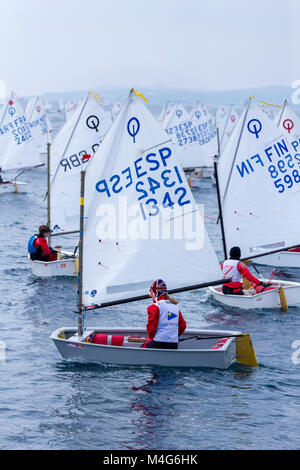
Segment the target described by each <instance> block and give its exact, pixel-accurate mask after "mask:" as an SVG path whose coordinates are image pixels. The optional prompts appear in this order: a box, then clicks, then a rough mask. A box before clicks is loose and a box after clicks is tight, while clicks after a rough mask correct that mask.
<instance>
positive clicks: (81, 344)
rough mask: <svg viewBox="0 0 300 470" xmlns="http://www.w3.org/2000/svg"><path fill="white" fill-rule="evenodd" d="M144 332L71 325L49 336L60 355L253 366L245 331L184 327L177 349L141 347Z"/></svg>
mask: <svg viewBox="0 0 300 470" xmlns="http://www.w3.org/2000/svg"><path fill="white" fill-rule="evenodd" d="M145 335H147V332H146V331H145V330H142V329H138V328H131V329H128V328H121V329H120V328H119V329H117V328H115V329H112V328H108V329H99V328H87V329H86V331H85V332H84V334H83V335H82V336H81V337H79V336H78V334H77V330H76V329H74V328H61V329H58V330H56V331H54V332H53V333H52V335H51V339H52V340H53V342H54V344H55V345H56V347H57V349H58V351H59V352H60V354H61V355H62V357H63V358H64V359H68V360H77V359H82V358H83V357H84V359H85V360H87V361H92V362H93V361H96V362H101V363H102V364H111V365H112V364H118V365H126V366H146V365H156V366H162V367H209V368H217V369H227V368H228V367H230V366H231V365H232V364H234V363H241V364H243V365H249V366H256V365H257V362H256V357H255V353H254V349H253V346H252V343H251V340H250V338H249V335H247V334H243V333H242V332H240V331H228V330H226V331H225V330H224V331H223V330H187V331H186V332H185V333H184V334H183V335H182V336H181V339H180V341H179V344H178V349H175V350H174V349H168V350H166V349H147V348H141V343H144V342H145V340H146V338H145Z"/></svg>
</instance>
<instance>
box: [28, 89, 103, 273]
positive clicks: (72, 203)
mask: <svg viewBox="0 0 300 470" xmlns="http://www.w3.org/2000/svg"><path fill="white" fill-rule="evenodd" d="M110 124H111V120H110V116H109V115H108V114H107V113H106V112H105V111H104V109H103V107H102V105H101V103H100V102H99V100H98V99H97V98H95V97H94V95H93V94H92V93H89V94H88V95H87V97H86V99H85V100H84V102H83V103H82V105H81V107H80V108H79V109H78V110H77V111H75V113H74V114H73V116H71V117H70V119H69V120H68V121H67V122H66V124H65V125H64V127H63V128H62V129H61V131H60V132H59V133H58V134H57V136H56V138H55V139H54V142H53V144H52V145H51V149H50V146H48V149H49V153H48V168H49V171H48V194H47V195H48V199H47V202H48V211H47V214H48V216H47V218H48V222H47V223H48V225H49V227H50V229H51V230H52V235H51V237H52V238H53V237H56V236H62V235H73V234H78V233H79V189H80V171H81V170H82V169H83V168H85V167H86V166H87V165H88V164H89V161H90V160H91V159H92V158H93V155H94V154H95V153H96V151H97V149H98V147H99V145H100V143H101V141H102V139H103V137H104V135H105V133H106V132H107V130H108V128H109V126H110ZM77 236H78V235H77ZM64 254H65V255H66V256H65V258H64V259H59V260H57V261H50V262H46V263H45V262H43V261H36V260H34V261H33V260H31V259H30V257H29V262H30V265H31V269H32V272H33V273H34V274H35V275H37V276H46V277H48V276H75V275H76V273H77V272H78V257H77V256H75V255H74V252H64Z"/></svg>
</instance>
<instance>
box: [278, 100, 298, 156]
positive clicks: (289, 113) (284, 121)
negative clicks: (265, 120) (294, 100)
mask: <svg viewBox="0 0 300 470" xmlns="http://www.w3.org/2000/svg"><path fill="white" fill-rule="evenodd" d="M274 123H275V125H276V126H277V127H278V128H279V129H281V130H282V132H283V133H284V134H285V135H286V136H287V138H288V139H289V140H290V141H291V142H292V141H293V140H298V145H299V138H300V117H299V116H298V114H297V113H296V111H295V110H294V109H293V107H292V106H291V104H290V103H289V102H288V100H287V99H286V100H285V101H284V103H283V106H282V108H281V109H280V110H279V111H278V113H277V114H276V116H275V119H274ZM299 150H300V147H299Z"/></svg>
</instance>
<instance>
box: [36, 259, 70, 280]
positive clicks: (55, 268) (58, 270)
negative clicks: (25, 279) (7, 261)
mask: <svg viewBox="0 0 300 470" xmlns="http://www.w3.org/2000/svg"><path fill="white" fill-rule="evenodd" d="M77 263H78V258H67V259H61V260H58V261H48V262H44V261H32V260H31V259H30V258H29V264H30V267H31V270H32V273H33V274H34V275H35V276H38V277H51V276H76V275H77V269H78V268H77V266H76V265H77Z"/></svg>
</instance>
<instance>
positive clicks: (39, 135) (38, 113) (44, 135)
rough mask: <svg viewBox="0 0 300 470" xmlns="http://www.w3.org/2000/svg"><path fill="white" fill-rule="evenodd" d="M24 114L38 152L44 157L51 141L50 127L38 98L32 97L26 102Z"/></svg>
mask: <svg viewBox="0 0 300 470" xmlns="http://www.w3.org/2000/svg"><path fill="white" fill-rule="evenodd" d="M25 112H26V116H27V119H28V121H29V124H30V128H31V133H32V135H33V137H34V139H35V142H36V145H37V147H38V151H39V152H40V154H41V155H42V156H45V155H46V154H47V144H48V143H51V141H52V137H51V134H52V126H51V123H50V120H49V118H48V116H47V113H46V111H45V109H44V108H43V105H42V100H41V99H40V97H39V96H34V97H33V98H31V99H30V100H29V101H28V103H27V106H26V111H25Z"/></svg>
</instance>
